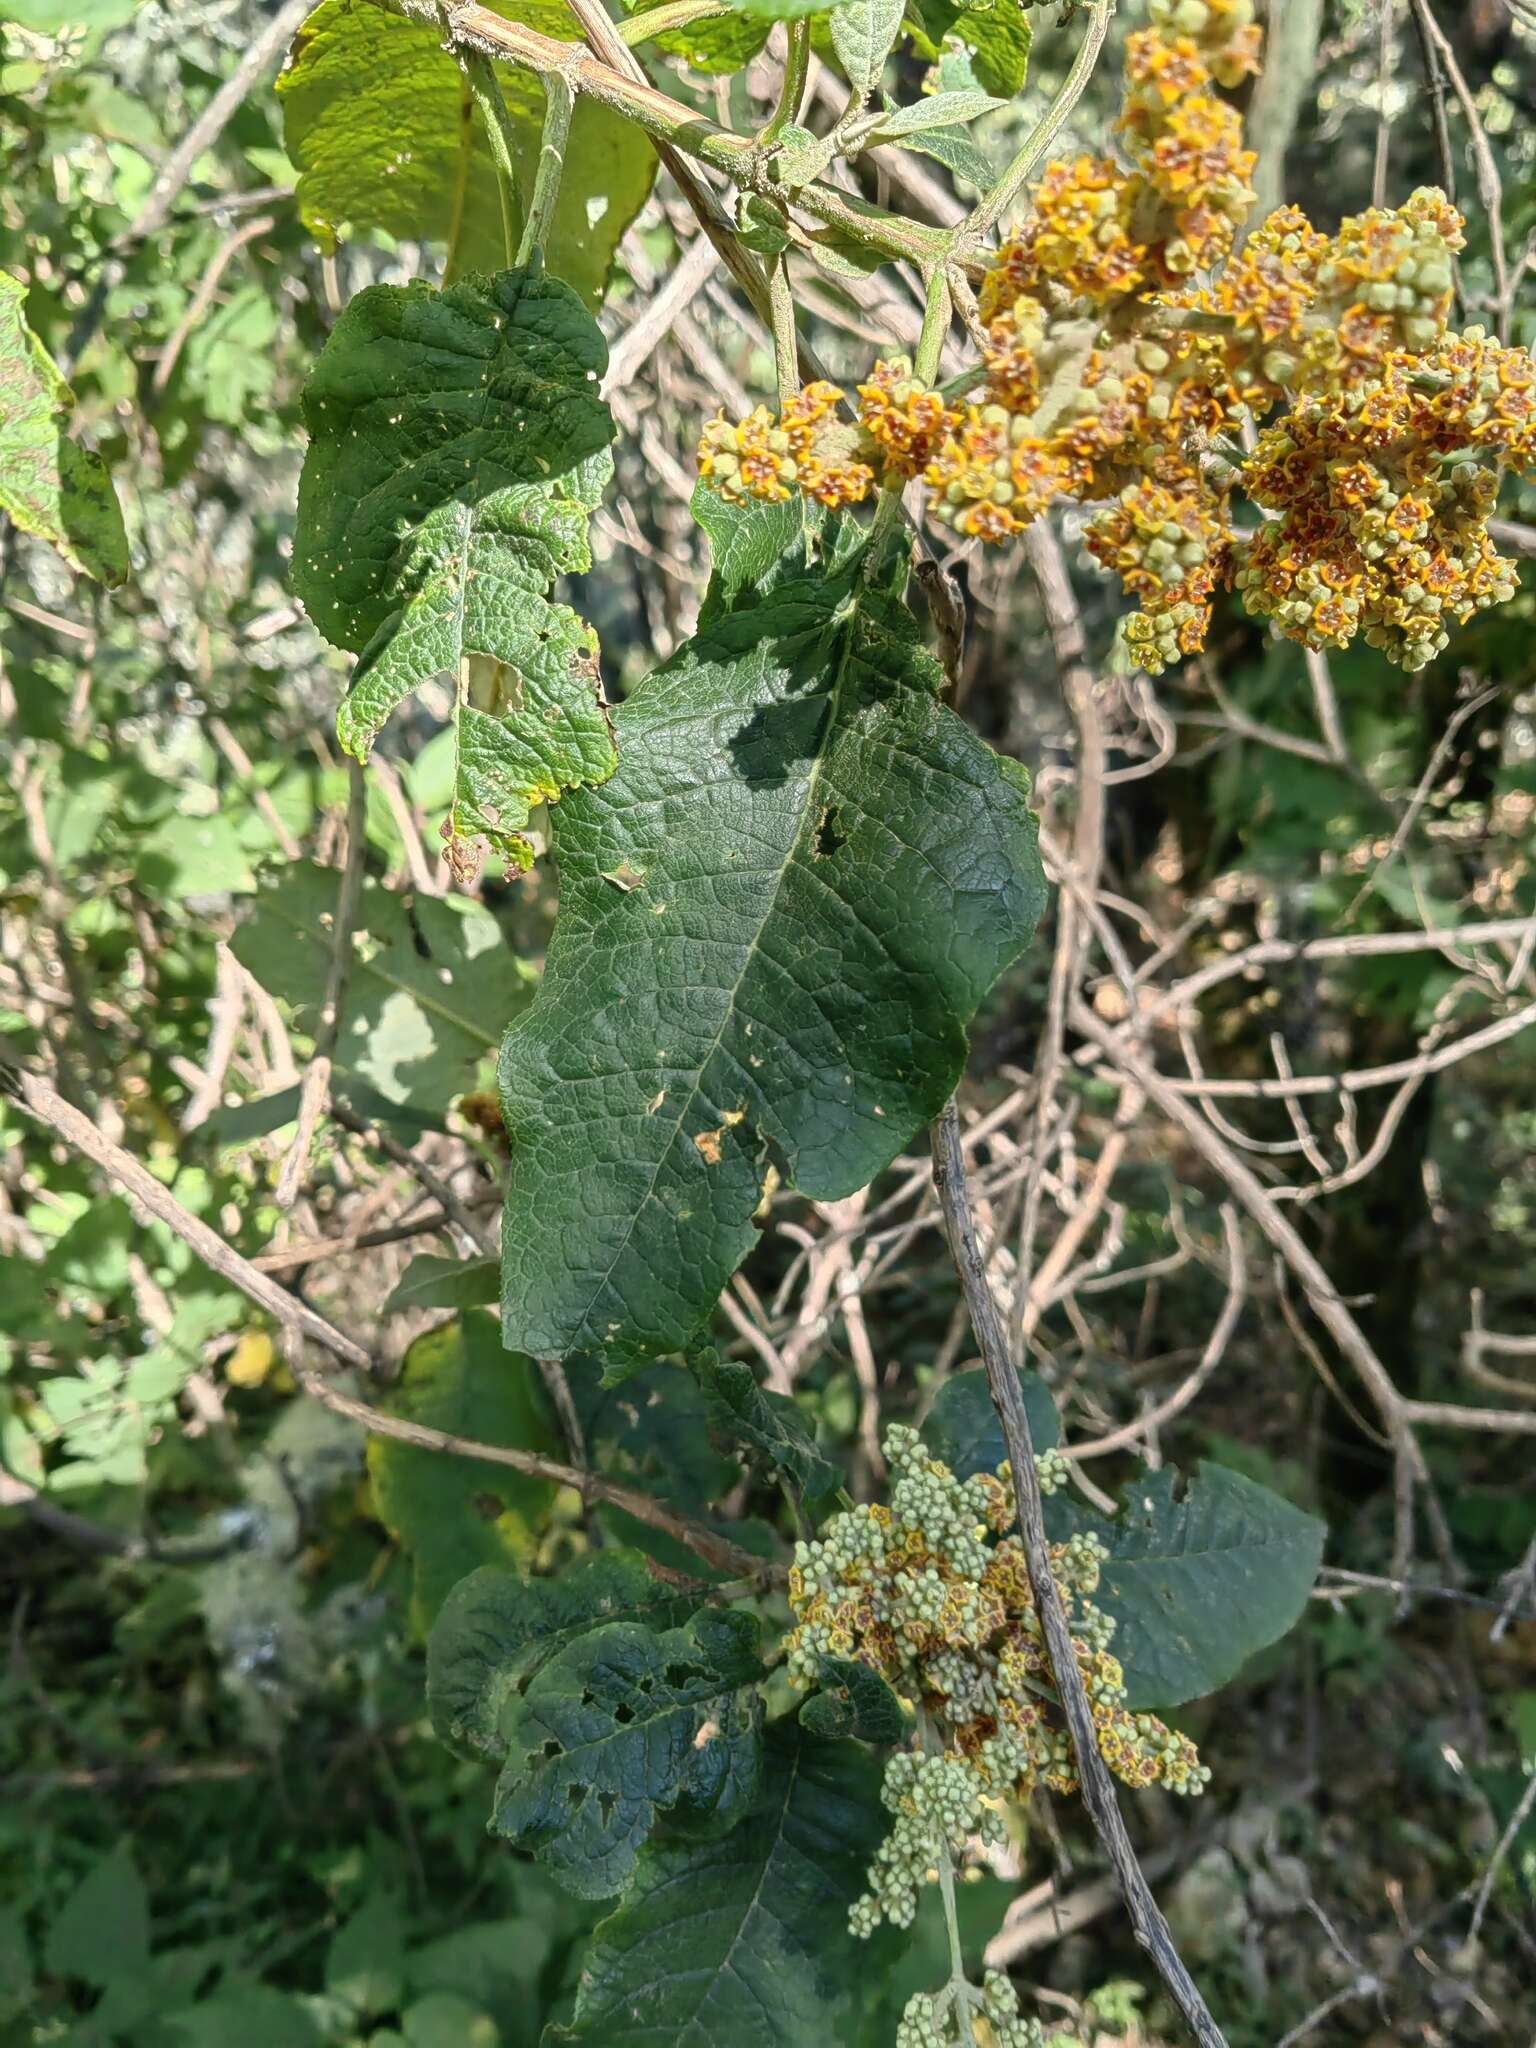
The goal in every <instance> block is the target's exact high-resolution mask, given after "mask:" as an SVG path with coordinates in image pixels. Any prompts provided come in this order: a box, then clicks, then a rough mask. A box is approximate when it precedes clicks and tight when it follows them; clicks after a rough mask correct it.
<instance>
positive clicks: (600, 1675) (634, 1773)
mask: <svg viewBox="0 0 1536 2048" xmlns="http://www.w3.org/2000/svg"><path fill="white" fill-rule="evenodd" d="M756 1644H757V1623H756V1621H755V1620H754V1619H753V1617H752V1616H751V1615H749V1614H743V1613H740V1612H738V1611H733V1610H727V1611H725V1612H715V1611H714V1610H712V1609H706V1610H705V1611H704V1612H703V1613H700V1614H696V1615H695V1616H694V1618H693V1620H692V1621H691V1622H689V1623H688V1625H687V1627H686V1628H676V1629H669V1630H667V1632H666V1633H665V1634H664V1635H658V1634H656V1633H655V1632H654V1631H653V1630H651V1629H649V1628H646V1627H643V1626H641V1625H639V1624H637V1623H634V1622H623V1621H618V1622H610V1623H609V1624H608V1625H607V1626H606V1627H603V1628H599V1629H593V1630H592V1631H591V1632H590V1633H588V1634H585V1635H581V1636H578V1637H577V1638H576V1640H575V1641H574V1642H572V1643H570V1644H568V1645H567V1646H566V1647H564V1648H563V1649H561V1650H559V1651H557V1653H556V1654H555V1655H554V1656H553V1657H551V1658H550V1659H549V1660H548V1661H547V1662H546V1663H545V1664H544V1665H543V1666H542V1667H541V1669H540V1670H539V1671H538V1673H537V1674H536V1675H535V1676H534V1678H533V1679H532V1680H531V1681H530V1682H529V1684H528V1687H527V1689H526V1691H525V1692H524V1693H523V1695H522V1697H521V1699H520V1701H519V1702H518V1705H517V1707H516V1709H515V1712H514V1714H513V1716H512V1720H511V1725H510V1730H509V1735H508V1742H507V1760H506V1763H505V1765H504V1766H503V1768H502V1773H501V1779H500V1782H499V1783H498V1785H497V1787H496V1806H495V1811H494V1813H493V1815H492V1818H491V1825H492V1827H493V1828H494V1829H495V1830H496V1831H497V1833H499V1834H503V1835H507V1836H510V1838H511V1839H512V1840H513V1841H514V1842H516V1843H517V1845H518V1846H519V1848H522V1849H528V1850H531V1851H532V1852H533V1854H534V1855H535V1856H536V1857H538V1858H539V1860H540V1861H541V1862H543V1863H545V1864H547V1865H548V1867H549V1870H550V1873H551V1875H552V1876H554V1877H556V1878H558V1880H559V1881H560V1883H561V1884H563V1885H564V1886H565V1887H566V1889H567V1890H568V1891H573V1892H575V1893H576V1894H577V1895H578V1896H579V1897H581V1898H584V1899H603V1898H608V1897H610V1896H611V1895H612V1894H613V1893H614V1892H619V1891H622V1890H623V1889H624V1887H625V1885H626V1884H627V1883H628V1882H629V1878H630V1874H631V1872H632V1871H633V1869H634V1865H635V1857H636V1855H637V1854H638V1853H639V1849H640V1845H641V1844H642V1843H643V1842H644V1840H645V1838H646V1836H647V1835H648V1834H649V1833H650V1831H651V1828H652V1826H653V1825H654V1824H655V1820H656V1814H657V1810H658V1809H662V1810H665V1811H666V1812H667V1813H668V1814H669V1815H670V1817H671V1818H672V1820H673V1821H674V1823H676V1824H680V1825H683V1826H691V1827H693V1828H695V1829H703V1830H705V1831H708V1832H712V1831H714V1830H716V1829H723V1828H726V1827H729V1826H731V1825H732V1823H733V1822H734V1821H736V1820H737V1819H739V1818H740V1816H741V1815H742V1814H743V1813H744V1812H746V1810H747V1809H748V1807H749V1806H750V1805H751V1804H752V1802H753V1800H754V1799H755V1798H756V1797H757V1794H758V1789H759V1785H760V1782H761V1775H762V1736H761V1723H762V1699H761V1696H760V1695H759V1693H758V1691H757V1688H756V1685H755V1684H754V1680H755V1679H756V1678H757V1677H758V1675H759V1671H760V1666H759V1663H758V1658H757V1649H756Z"/></svg>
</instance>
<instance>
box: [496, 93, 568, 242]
mask: <svg viewBox="0 0 1536 2048" xmlns="http://www.w3.org/2000/svg"><path fill="white" fill-rule="evenodd" d="M544 95H545V97H544V132H543V134H542V136H541V137H540V139H539V165H538V169H537V170H536V171H535V172H534V174H533V198H532V199H531V200H530V201H529V204H528V218H527V220H526V221H525V222H524V224H523V239H522V241H521V242H520V243H519V245H518V251H517V260H518V262H519V263H526V262H527V261H528V259H529V258H530V257H531V256H532V254H533V252H534V250H535V249H537V250H539V251H540V252H541V253H542V251H543V248H544V244H545V242H546V241H547V240H548V237H549V230H550V226H551V223H552V222H553V220H554V217H555V207H556V204H557V203H558V201H559V198H560V174H561V172H562V171H563V170H564V169H565V145H566V143H567V142H568V141H569V140H570V134H571V114H572V112H573V110H574V109H575V105H576V94H575V92H574V91H573V90H572V87H571V82H570V80H569V79H568V78H567V77H566V75H565V73H564V72H563V71H554V72H551V73H550V75H549V77H548V78H546V79H545V81H544ZM496 97H497V98H498V99H500V98H501V94H500V93H499V92H498V93H497V95H496Z"/></svg>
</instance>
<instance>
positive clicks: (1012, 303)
mask: <svg viewBox="0 0 1536 2048" xmlns="http://www.w3.org/2000/svg"><path fill="white" fill-rule="evenodd" d="M1147 12H1148V23H1149V25H1148V26H1147V27H1145V28H1143V29H1141V30H1138V31H1137V32H1135V33H1133V34H1132V35H1131V36H1130V38H1129V39H1128V42H1127V47H1126V84H1125V99H1124V108H1123V112H1122V115H1121V118H1120V123H1119V130H1120V134H1121V137H1122V139H1123V141H1124V146H1125V151H1126V157H1127V163H1126V165H1125V166H1124V167H1122V165H1121V164H1119V163H1117V162H1115V161H1113V160H1112V159H1109V158H1097V157H1088V156H1084V157H1080V158H1078V159H1076V160H1075V161H1072V162H1063V163H1055V164H1051V165H1050V166H1048V167H1047V169H1046V170H1045V172H1044V173H1043V175H1042V177H1041V180H1040V182H1039V185H1038V186H1037V188H1036V190H1035V192H1034V195H1033V201H1032V205H1031V209H1030V212H1029V215H1028V217H1027V219H1026V220H1025V221H1024V223H1023V224H1022V226H1021V227H1020V228H1019V230H1018V231H1017V233H1015V234H1014V235H1013V236H1012V238H1011V239H1009V240H1008V241H1007V242H1006V243H1005V244H1004V245H1003V247H1002V248H1000V249H999V250H998V252H997V254H996V256H995V258H994V259H993V262H992V264H991V266H990V268H989V269H988V271H987V274H986V276H985V279H984V280H983V283H982V288H981V293H980V299H979V309H980V318H981V322H982V332H983V336H984V340H983V348H982V358H983V360H982V367H981V372H980V373H979V375H978V376H977V377H973V378H971V379H969V380H967V382H966V386H965V389H966V390H967V391H973V388H974V385H975V384H976V383H978V382H980V383H981V384H982V385H983V387H984V388H983V389H982V390H981V391H980V392H975V393H974V395H971V396H963V397H956V398H950V397H947V396H946V394H945V393H944V392H943V391H942V390H934V389H930V388H928V387H926V386H925V385H924V384H922V383H921V382H920V381H919V380H918V379H917V378H915V377H914V376H913V374H912V369H911V365H910V364H909V363H907V362H906V361H905V360H903V359H896V360H894V361H882V362H879V363H877V364H876V365H875V368H874V371H873V373H872V375H871V377H870V380H869V382H867V383H865V384H861V385H860V386H859V387H858V406H857V410H856V415H855V417H853V418H847V417H840V416H839V414H838V411H837V408H838V405H839V403H840V402H841V400H842V398H843V394H842V393H841V392H840V391H839V390H838V388H837V387H836V386H834V385H830V384H826V383H818V384H814V385H811V386H810V387H808V390H807V391H806V392H802V393H801V394H799V395H798V397H796V398H795V399H792V400H791V401H790V403H789V404H788V405H787V406H786V407H785V409H784V411H783V413H782V415H781V417H780V418H779V419H778V420H775V419H774V418H773V416H772V415H771V414H769V413H768V412H767V411H766V410H765V409H764V408H761V407H760V408H758V410H757V411H756V412H754V413H753V414H752V415H751V416H750V417H749V418H748V419H747V420H745V421H743V422H741V423H740V425H738V426H732V425H730V424H728V423H727V422H725V421H724V420H717V421H715V422H714V423H713V424H712V425H711V426H710V427H709V428H707V429H706V432H705V436H704V443H703V447H702V450H701V467H702V468H703V471H704V474H705V475H706V476H708V477H709V478H710V480H711V481H712V482H713V483H714V484H715V485H716V487H717V488H718V489H720V490H721V491H723V492H724V493H725V494H726V495H727V496H735V497H764V498H777V497H784V496H787V495H788V494H789V491H790V490H791V489H792V488H799V489H801V490H803V491H805V492H807V493H808V494H809V495H810V496H812V497H814V498H816V499H818V500H819V501H820V502H821V503H823V504H826V505H847V504H853V503H856V502H858V501H859V500H860V499H861V498H863V497H865V496H867V495H868V494H869V493H870V492H871V491H873V490H875V489H876V488H880V489H891V488H893V487H899V486H900V485H902V484H904V483H905V482H907V481H908V480H910V479H913V478H918V479H920V480H921V481H922V482H923V483H924V484H925V485H926V486H927V488H928V491H929V493H930V501H929V511H930V516H931V517H932V518H933V519H935V520H936V521H937V522H938V523H939V524H941V525H943V526H946V527H948V528H950V529H951V530H952V531H953V532H955V533H956V534H958V535H960V536H961V537H962V538H965V539H975V540H980V541H984V542H989V543H997V542H1002V541H1005V540H1008V539H1010V538H1011V537H1012V536H1014V535H1016V534H1018V533H1021V532H1022V531H1023V530H1024V529H1025V528H1026V527H1028V526H1029V525H1030V524H1031V523H1032V522H1033V521H1034V520H1036V519H1038V518H1039V517H1040V515H1041V514H1042V513H1043V512H1045V511H1046V510H1047V509H1048V508H1049V507H1050V506H1051V505H1053V504H1054V503H1056V502H1058V501H1060V500H1067V499H1070V500H1075V501H1076V502H1078V503H1080V504H1083V505H1086V506H1089V507H1092V508H1094V511H1093V516H1092V517H1091V519H1090V521H1089V523H1088V525H1087V528H1086V534H1085V540H1086V545H1087V548H1088V551H1089V552H1090V553H1091V554H1092V555H1093V556H1094V557H1095V558H1096V559H1097V560H1098V561H1100V562H1101V563H1103V565H1104V566H1105V567H1106V568H1108V569H1110V570H1111V571H1113V572H1114V573H1115V574H1117V575H1118V576H1119V577H1120V578H1121V580H1122V582H1123V583H1124V585H1125V588H1126V590H1127V592H1128V593H1129V595H1130V596H1131V597H1132V598H1133V599H1134V600H1135V601H1136V604H1137V607H1138V608H1137V609H1136V610H1135V611H1134V612H1133V613H1132V614H1131V615H1130V617H1129V618H1127V620H1126V621H1125V623H1124V628H1123V631H1124V637H1125V644H1126V648H1127V651H1128V653H1129V654H1130V655H1131V656H1132V658H1133V659H1134V660H1135V661H1136V662H1137V664H1138V665H1139V666H1141V667H1144V668H1146V669H1147V670H1148V671H1149V672H1152V673H1156V672H1158V671H1159V670H1160V669H1162V668H1163V667H1165V666H1166V665H1167V664H1168V663H1170V662H1172V661H1175V660H1177V659H1179V658H1180V657H1181V656H1184V655H1187V654H1191V653H1194V652H1196V651H1197V650H1198V649H1199V648H1200V647H1202V646H1203V644H1204V642H1205V637H1206V633H1207V631H1208V628H1209V624H1210V618H1211V610H1212V603H1213V599H1214V597H1215V593H1216V592H1217V590H1218V589H1220V588H1221V587H1223V586H1224V585H1230V586H1232V587H1235V588H1236V589H1237V590H1238V592H1239V593H1240V595H1241V596H1242V599H1243V601H1244V603H1245V604H1246V605H1247V607H1248V609H1249V610H1250V611H1251V612H1253V613H1254V614H1255V615H1257V616H1258V617H1261V618H1265V619H1270V620H1272V621H1273V622H1274V624H1275V626H1276V627H1277V629H1278V630H1279V631H1280V632H1281V633H1283V634H1285V635H1286V636H1287V637H1289V638H1291V639H1294V640H1299V641H1301V642H1303V643H1304V644H1305V645H1307V646H1310V647H1318V648H1321V647H1331V646H1343V645H1345V644H1346V643H1347V642H1348V641H1349V640H1350V639H1352V638H1353V637H1354V636H1355V635H1356V634H1359V633H1363V634H1364V635H1365V637H1366V639H1367V640H1368V641H1369V642H1370V643H1371V644H1373V645H1375V646H1378V647H1380V648H1382V649H1383V650H1384V652H1385V653H1386V654H1387V655H1388V656H1389V657H1390V658H1391V659H1392V660H1394V661H1397V662H1399V663H1401V664H1402V665H1404V666H1406V667H1410V668H1412V667H1417V666H1419V665H1421V664H1422V663H1423V662H1425V661H1427V660H1429V659H1430V658H1431V657H1432V656H1433V655H1434V654H1435V653H1436V652H1438V651H1439V649H1440V648H1441V647H1443V646H1444V645H1445V644H1446V638H1447V629H1448V627H1449V625H1450V624H1451V623H1453V622H1464V621H1465V620H1466V619H1468V618H1469V617H1471V615H1472V614H1473V613H1474V612H1475V611H1477V610H1479V609H1481V608H1482V607H1484V606H1487V605H1491V604H1497V603H1500V602H1502V601H1503V600H1504V599H1505V598H1507V597H1508V596H1509V595H1510V594H1511V592H1512V590H1513V588H1514V567H1513V565H1512V564H1511V563H1509V562H1507V561H1505V560H1504V559H1502V558H1501V557H1500V556H1499V555H1498V553H1497V552H1496V550H1495V548H1494V546H1493V543H1492V541H1491V540H1490V538H1489V535H1488V527H1487V520H1488V515H1489V513H1490V511H1491V510H1492V508H1493V505H1494V502H1495V500H1496V498H1497V494H1498V488H1499V483H1500V481H1501V478H1502V476H1503V475H1504V473H1505V472H1506V471H1508V470H1523V471H1528V472H1529V471H1532V470H1536V436H1533V430H1532V409H1533V380H1536V363H1533V359H1532V356H1531V355H1530V353H1529V352H1527V351H1525V350H1520V349H1509V348H1503V347H1500V346H1499V345H1498V344H1497V343H1496V342H1494V341H1491V340H1490V339H1489V338H1488V337H1487V336H1486V335H1485V334H1484V333H1483V332H1482V331H1481V330H1480V329H1477V328H1471V329H1469V330H1468V331H1467V332H1466V333H1464V334H1461V335H1456V334H1452V333H1451V332H1450V331H1449V326H1448V323H1449V319H1450V312H1451V303H1452V284H1453V280H1452V265H1453V260H1454V257H1455V254H1456V252H1457V251H1458V250H1460V248H1461V247H1462V246H1463V237H1462V223H1461V219H1460V216H1459V215H1458V214H1457V213H1456V211H1455V209H1454V207H1452V206H1451V205H1450V203H1449V202H1448V201H1447V200H1446V199H1445V197H1444V196H1443V194H1441V193H1439V192H1436V191H1432V190H1424V191H1419V192H1415V193H1414V194H1413V195H1412V196H1411V197H1410V198H1409V199H1408V200H1407V202H1406V203H1405V204H1404V205H1402V206H1400V207H1397V208H1395V209H1390V210H1389V209H1386V208H1379V207H1372V208H1370V209H1369V210H1367V211H1366V212H1364V213H1362V214H1359V215H1356V216H1354V217H1352V218H1350V219H1348V220H1346V221H1344V223H1343V224H1342V226H1341V227H1340V229H1339V231H1338V233H1337V234H1335V235H1325V234H1321V233H1319V232H1318V231H1317V230H1316V229H1315V228H1313V227H1312V226H1311V224H1310V223H1309V222H1308V221H1307V219H1306V217H1305V216H1304V215H1303V214H1302V213H1300V212H1299V211H1298V210H1297V209H1295V208H1293V207H1281V208H1280V209H1278V210H1277V211H1276V212H1275V213H1273V214H1271V215H1270V217H1269V218H1268V220H1266V221H1264V222H1263V223H1262V224H1261V225H1260V226H1259V227H1258V228H1257V230H1256V231H1255V232H1253V233H1252V234H1251V235H1250V236H1249V238H1248V240H1247V241H1246V242H1245V243H1244V244H1243V245H1242V246H1241V248H1238V247H1237V246H1236V244H1237V238H1238V234H1239V231H1240V230H1241V228H1242V227H1243V224H1244V222H1245V219H1246V216H1247V214H1248V212H1249V209H1250V208H1251V206H1252V204H1253V196H1254V195H1253V191H1252V187H1251V185H1250V182H1249V180H1250V176H1251V172H1252V168H1253V157H1252V154H1251V152H1249V151H1248V150H1246V149H1245V148H1244V147H1243V141H1242V125H1241V120H1240V117H1239V115H1238V114H1237V112H1236V110H1235V109H1234V108H1233V107H1232V106H1231V105H1230V104H1229V103H1228V102H1227V101H1225V100H1224V99H1222V98H1221V97H1220V93H1221V91H1222V90H1224V89H1228V88H1231V87H1232V86H1235V85H1237V84H1239V83H1240V82H1241V81H1242V80H1243V79H1244V78H1246V77H1247V76H1248V75H1249V74H1251V73H1252V72H1254V71H1255V70H1256V69H1257V68H1258V51H1259V31H1258V29H1257V27H1256V26H1255V23H1254V21H1253V12H1254V9H1253V4H1252V0H1147ZM812 394H814V396H813V395H812ZM1265 422H1269V424H1267V425H1265V424H1264V423H1265ZM1257 426H1263V431H1262V432H1261V433H1259V434H1258V438H1257V446H1256V448H1254V447H1252V441H1253V434H1254V429H1255V427H1257ZM1245 440H1246V441H1247V443H1248V444H1249V446H1250V448H1251V450H1252V452H1251V453H1247V454H1245V452H1244V443H1245ZM1239 494H1241V496H1242V497H1245V498H1246V499H1247V500H1248V501H1249V505H1250V507H1251V508H1256V509H1257V513H1258V520H1257V524H1256V525H1255V522H1254V520H1253V517H1252V513H1251V511H1250V512H1249V514H1247V515H1246V516H1245V517H1244V518H1242V519H1241V520H1240V519H1239V518H1238V516H1237V514H1236V511H1235V506H1236V503H1237V500H1238V498H1239Z"/></svg>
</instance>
